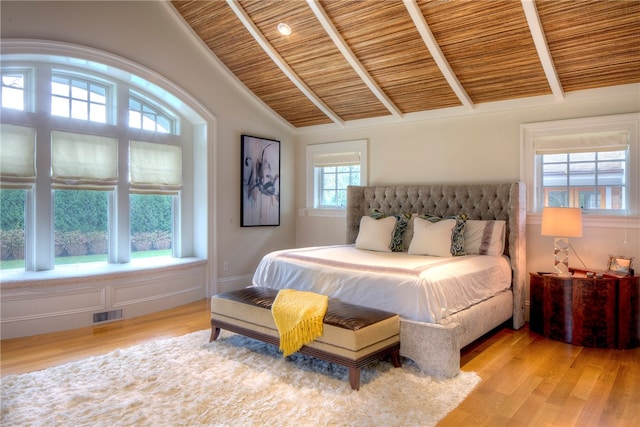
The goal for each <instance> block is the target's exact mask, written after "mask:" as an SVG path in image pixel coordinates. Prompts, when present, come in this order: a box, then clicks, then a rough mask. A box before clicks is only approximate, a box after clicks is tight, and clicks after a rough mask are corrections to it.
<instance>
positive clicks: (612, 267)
mask: <svg viewBox="0 0 640 427" xmlns="http://www.w3.org/2000/svg"><path fill="white" fill-rule="evenodd" d="M632 262H633V257H631V258H629V257H624V256H617V255H616V256H614V255H609V261H608V262H607V273H609V274H614V275H616V276H627V275H630V274H633V268H632V265H631V264H632Z"/></svg>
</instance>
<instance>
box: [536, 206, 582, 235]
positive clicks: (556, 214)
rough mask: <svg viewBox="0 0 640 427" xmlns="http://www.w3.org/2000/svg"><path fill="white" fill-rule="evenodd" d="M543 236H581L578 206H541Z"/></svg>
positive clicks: (580, 218) (580, 216)
mask: <svg viewBox="0 0 640 427" xmlns="http://www.w3.org/2000/svg"><path fill="white" fill-rule="evenodd" d="M540 232H541V233H542V235H543V236H558V237H582V210H581V209H580V208H542V227H541V229H540Z"/></svg>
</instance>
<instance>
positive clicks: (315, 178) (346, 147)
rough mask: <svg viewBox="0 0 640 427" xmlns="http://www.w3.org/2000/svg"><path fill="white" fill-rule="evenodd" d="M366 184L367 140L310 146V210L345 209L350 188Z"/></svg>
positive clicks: (308, 191) (308, 185)
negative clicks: (348, 188)
mask: <svg viewBox="0 0 640 427" xmlns="http://www.w3.org/2000/svg"><path fill="white" fill-rule="evenodd" d="M366 182H367V140H365V139H363V140H356V141H344V142H332V143H326V144H313V145H307V208H312V209H325V210H326V209H341V210H343V209H345V208H346V205H347V186H349V185H366Z"/></svg>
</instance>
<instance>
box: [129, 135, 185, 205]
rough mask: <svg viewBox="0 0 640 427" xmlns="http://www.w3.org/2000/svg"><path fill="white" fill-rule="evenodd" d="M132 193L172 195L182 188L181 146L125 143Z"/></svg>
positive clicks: (135, 142) (141, 142)
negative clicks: (127, 148)
mask: <svg viewBox="0 0 640 427" xmlns="http://www.w3.org/2000/svg"><path fill="white" fill-rule="evenodd" d="M129 162H130V163H129V173H130V179H131V186H130V190H131V192H132V193H156V194H175V193H177V192H178V191H179V190H180V189H181V188H182V148H181V147H178V146H175V145H166V144H154V143H150V142H143V141H130V142H129Z"/></svg>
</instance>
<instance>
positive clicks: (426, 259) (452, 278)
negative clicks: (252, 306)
mask: <svg viewBox="0 0 640 427" xmlns="http://www.w3.org/2000/svg"><path fill="white" fill-rule="evenodd" d="M253 285H254V286H266V287H270V288H276V289H284V288H292V289H299V290H306V291H312V292H317V293H320V294H324V295H328V296H330V297H333V298H338V299H340V300H342V301H344V302H348V303H352V304H358V305H363V306H367V307H373V308H378V309H381V310H387V311H391V312H393V313H398V314H399V315H400V316H401V317H404V318H407V319H411V320H417V321H421V322H429V323H438V322H439V321H440V320H441V319H443V318H445V317H447V316H449V315H451V314H453V313H456V312H458V311H460V310H463V309H465V308H467V307H469V306H471V305H473V304H476V303H478V302H480V301H482V300H485V299H487V298H490V297H491V296H493V295H495V294H496V293H499V292H501V291H503V290H505V289H508V288H510V287H511V268H510V266H509V262H508V260H507V258H506V257H503V256H501V257H494V256H487V255H466V256H460V257H452V258H440V257H430V256H420V255H409V254H407V253H406V252H392V253H383V252H373V251H366V250H360V249H356V248H355V247H354V246H352V245H345V246H322V247H312V248H302V249H290V250H282V251H276V252H272V253H270V254H267V255H266V256H265V257H264V258H263V259H262V261H261V262H260V264H259V265H258V268H257V269H256V272H255V274H254V276H253Z"/></svg>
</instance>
